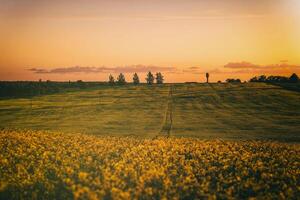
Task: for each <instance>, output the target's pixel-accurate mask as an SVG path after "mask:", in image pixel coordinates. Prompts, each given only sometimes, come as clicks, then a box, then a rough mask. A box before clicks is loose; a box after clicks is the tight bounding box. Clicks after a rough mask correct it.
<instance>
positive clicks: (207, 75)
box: [206, 73, 209, 83]
mask: <svg viewBox="0 0 300 200" xmlns="http://www.w3.org/2000/svg"><path fill="white" fill-rule="evenodd" d="M208 78H209V73H206V83H208Z"/></svg>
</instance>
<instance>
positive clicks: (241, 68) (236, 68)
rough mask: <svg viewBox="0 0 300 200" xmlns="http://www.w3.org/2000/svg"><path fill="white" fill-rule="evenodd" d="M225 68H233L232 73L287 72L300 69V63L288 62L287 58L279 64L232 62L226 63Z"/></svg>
mask: <svg viewBox="0 0 300 200" xmlns="http://www.w3.org/2000/svg"><path fill="white" fill-rule="evenodd" d="M224 68H225V69H227V70H228V69H231V72H232V73H286V72H293V71H299V70H300V65H293V64H289V63H287V61H286V60H284V62H283V61H281V63H279V64H270V65H258V64H253V63H250V62H244V61H243V62H230V63H227V64H226V65H224Z"/></svg>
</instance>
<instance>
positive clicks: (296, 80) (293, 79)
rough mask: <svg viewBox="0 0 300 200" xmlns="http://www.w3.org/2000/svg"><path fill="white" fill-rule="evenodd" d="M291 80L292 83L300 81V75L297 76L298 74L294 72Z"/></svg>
mask: <svg viewBox="0 0 300 200" xmlns="http://www.w3.org/2000/svg"><path fill="white" fill-rule="evenodd" d="M289 80H290V82H292V83H297V82H298V81H299V77H298V76H297V74H295V73H293V74H292V76H290V78H289Z"/></svg>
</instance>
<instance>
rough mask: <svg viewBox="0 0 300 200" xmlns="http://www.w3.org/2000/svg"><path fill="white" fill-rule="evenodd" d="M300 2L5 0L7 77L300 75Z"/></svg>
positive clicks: (1, 21)
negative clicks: (150, 73) (134, 74)
mask: <svg viewBox="0 0 300 200" xmlns="http://www.w3.org/2000/svg"><path fill="white" fill-rule="evenodd" d="M299 10H300V1H299V0H243V1H242V0H210V1H204V0H110V1H107V0H52V1H46V0H0V80H38V79H42V80H56V81H68V80H79V79H81V80H84V81H106V80H107V79H108V76H109V74H113V75H114V76H117V75H118V74H119V73H121V72H122V73H125V76H126V78H127V81H128V82H130V81H131V80H132V74H133V73H134V72H137V73H138V74H139V75H140V79H141V80H142V81H143V80H144V78H145V76H146V73H147V72H148V71H152V72H153V73H156V72H159V71H160V72H162V73H163V75H164V77H165V80H166V81H167V82H186V81H199V82H202V81H205V73H206V72H209V73H210V79H211V81H218V80H221V81H224V80H226V79H227V78H240V79H242V80H248V79H249V78H251V77H253V76H257V75H261V74H265V75H271V74H272V75H284V76H288V75H291V73H292V72H296V73H299V74H300V37H299V35H300V12H299Z"/></svg>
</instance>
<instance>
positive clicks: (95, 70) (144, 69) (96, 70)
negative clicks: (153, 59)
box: [28, 65, 177, 74]
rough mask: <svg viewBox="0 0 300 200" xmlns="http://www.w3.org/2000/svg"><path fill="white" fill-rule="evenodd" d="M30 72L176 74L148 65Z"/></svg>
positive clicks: (166, 69) (170, 69)
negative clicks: (149, 72) (150, 72)
mask: <svg viewBox="0 0 300 200" xmlns="http://www.w3.org/2000/svg"><path fill="white" fill-rule="evenodd" d="M28 70H29V71H31V72H33V73H36V74H71V73H121V72H122V73H134V72H140V73H144V72H148V71H154V72H158V71H159V72H176V71H177V69H176V68H174V67H159V66H151V65H149V66H146V65H130V66H123V67H105V66H102V67H83V66H74V67H57V68H52V69H45V68H31V69H28Z"/></svg>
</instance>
